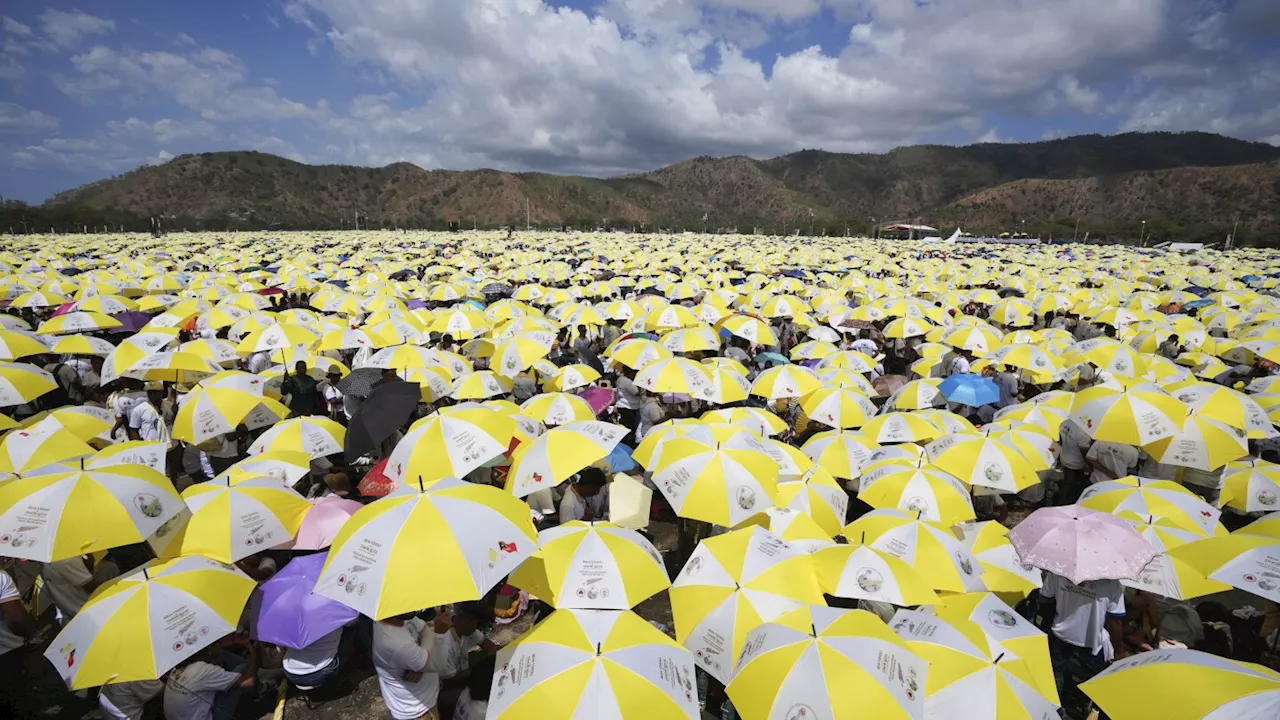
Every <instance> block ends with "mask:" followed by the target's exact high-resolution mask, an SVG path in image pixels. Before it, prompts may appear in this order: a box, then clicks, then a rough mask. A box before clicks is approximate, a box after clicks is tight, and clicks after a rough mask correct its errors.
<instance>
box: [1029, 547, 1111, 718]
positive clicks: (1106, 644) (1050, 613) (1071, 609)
mask: <svg viewBox="0 0 1280 720" xmlns="http://www.w3.org/2000/svg"><path fill="white" fill-rule="evenodd" d="M1040 602H1041V615H1042V616H1044V617H1051V618H1053V622H1052V625H1051V627H1049V628H1047V629H1046V628H1043V627H1042V628H1041V629H1042V630H1047V632H1048V633H1049V654H1050V656H1051V657H1052V659H1053V675H1054V680H1055V681H1056V682H1057V685H1058V693H1059V695H1061V694H1062V691H1063V686H1064V684H1065V680H1066V678H1065V674H1064V672H1063V669H1064V668H1065V666H1066V664H1067V663H1068V662H1069V661H1070V660H1072V659H1074V660H1076V661H1077V662H1078V663H1079V664H1080V666H1081V667H1083V668H1084V669H1085V672H1086V674H1087V675H1088V677H1085V678H1079V679H1080V680H1081V681H1083V680H1087V679H1089V678H1091V677H1093V676H1094V675H1097V674H1098V673H1100V672H1102V671H1103V670H1104V669H1106V667H1107V665H1110V664H1111V662H1112V661H1113V660H1115V659H1116V658H1117V657H1124V653H1125V649H1124V642H1123V632H1124V627H1123V622H1124V616H1125V607H1124V587H1123V586H1122V585H1121V584H1120V581H1119V580H1092V581H1088V582H1083V583H1080V584H1078V585H1077V584H1076V583H1073V582H1071V581H1070V580H1068V579H1066V578H1064V577H1061V576H1059V575H1054V574H1053V573H1050V572H1046V573H1045V577H1044V585H1043V586H1042V587H1041V588H1040Z"/></svg>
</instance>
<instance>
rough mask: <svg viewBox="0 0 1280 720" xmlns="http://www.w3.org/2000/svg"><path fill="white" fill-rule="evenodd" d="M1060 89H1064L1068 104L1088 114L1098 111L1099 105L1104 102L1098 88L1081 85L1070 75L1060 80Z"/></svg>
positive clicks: (1063, 93) (1063, 92)
mask: <svg viewBox="0 0 1280 720" xmlns="http://www.w3.org/2000/svg"><path fill="white" fill-rule="evenodd" d="M1058 89H1059V90H1061V91H1062V95H1063V97H1064V98H1065V99H1066V101H1067V105H1069V106H1071V107H1072V108H1075V109H1076V110H1079V111H1080V112H1082V113H1084V114H1086V115H1092V114H1093V113H1095V112H1097V110H1098V105H1099V104H1100V103H1101V102H1102V95H1101V94H1100V93H1099V92H1098V91H1097V90H1093V89H1091V88H1087V87H1085V86H1083V85H1081V84H1080V81H1079V80H1077V79H1075V78H1074V77H1071V76H1070V75H1067V76H1064V77H1062V78H1061V79H1060V80H1059V81H1058Z"/></svg>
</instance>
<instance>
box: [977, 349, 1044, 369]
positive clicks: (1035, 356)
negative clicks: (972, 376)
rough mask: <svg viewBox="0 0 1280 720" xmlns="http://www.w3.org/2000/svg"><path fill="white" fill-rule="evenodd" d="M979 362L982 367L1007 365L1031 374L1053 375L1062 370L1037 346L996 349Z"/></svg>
mask: <svg viewBox="0 0 1280 720" xmlns="http://www.w3.org/2000/svg"><path fill="white" fill-rule="evenodd" d="M981 362H982V363H983V364H984V365H1007V366H1009V367H1015V368H1020V369H1022V370H1027V371H1030V372H1033V373H1055V372H1060V371H1061V370H1062V369H1063V368H1062V365H1061V363H1060V362H1059V361H1058V360H1057V359H1056V358H1055V357H1054V356H1053V355H1052V354H1051V353H1050V352H1049V351H1048V350H1046V349H1045V348H1043V347H1040V346H1039V345H1029V344H1026V343H1016V344H1013V345H1005V346H1003V347H1000V348H996V349H995V350H993V351H991V352H990V353H988V354H987V355H986V356H985V357H983V358H982V361H981ZM975 372H976V371H975Z"/></svg>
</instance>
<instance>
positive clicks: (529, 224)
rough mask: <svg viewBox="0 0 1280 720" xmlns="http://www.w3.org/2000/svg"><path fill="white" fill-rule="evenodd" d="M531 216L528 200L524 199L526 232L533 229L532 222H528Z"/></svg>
mask: <svg viewBox="0 0 1280 720" xmlns="http://www.w3.org/2000/svg"><path fill="white" fill-rule="evenodd" d="M531 217H532V216H531V215H530V214H529V198H525V199H524V229H525V230H526V231H528V230H530V229H531V228H533V222H532V221H531V220H530V218H531Z"/></svg>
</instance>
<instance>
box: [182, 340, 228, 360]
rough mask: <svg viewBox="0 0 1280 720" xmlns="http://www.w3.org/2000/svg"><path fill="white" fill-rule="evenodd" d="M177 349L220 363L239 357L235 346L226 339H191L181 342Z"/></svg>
mask: <svg viewBox="0 0 1280 720" xmlns="http://www.w3.org/2000/svg"><path fill="white" fill-rule="evenodd" d="M178 349H179V350H181V351H182V352H184V353H189V354H191V355H196V356H199V357H202V358H204V359H205V360H208V361H210V362H214V363H218V364H222V363H233V362H236V361H237V360H239V359H240V355H239V354H238V353H236V346H235V345H232V344H231V343H229V342H227V341H226V340H218V339H216V338H215V339H211V340H204V339H202V340H192V341H191V342H185V343H182V345H180V346H178Z"/></svg>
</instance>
